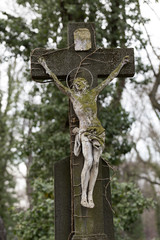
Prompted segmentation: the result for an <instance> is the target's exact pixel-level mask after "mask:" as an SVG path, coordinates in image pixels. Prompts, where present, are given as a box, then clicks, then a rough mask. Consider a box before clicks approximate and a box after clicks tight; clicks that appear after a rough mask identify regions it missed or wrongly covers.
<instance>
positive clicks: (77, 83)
mask: <svg viewBox="0 0 160 240" xmlns="http://www.w3.org/2000/svg"><path fill="white" fill-rule="evenodd" d="M88 88H89V84H88V82H87V80H86V79H85V78H80V77H79V78H76V79H74V81H73V89H74V90H75V91H80V92H83V91H85V90H86V89H88Z"/></svg>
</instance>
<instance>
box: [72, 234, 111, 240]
mask: <svg viewBox="0 0 160 240" xmlns="http://www.w3.org/2000/svg"><path fill="white" fill-rule="evenodd" d="M72 240H109V239H108V237H107V235H106V234H95V235H74V236H73V237H72Z"/></svg>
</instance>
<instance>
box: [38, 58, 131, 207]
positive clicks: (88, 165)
mask: <svg viewBox="0 0 160 240" xmlns="http://www.w3.org/2000/svg"><path fill="white" fill-rule="evenodd" d="M38 62H39V63H40V64H41V65H42V66H43V67H44V69H45V70H46V73H48V74H49V75H50V77H52V78H53V80H54V82H55V84H56V85H57V87H58V88H59V90H60V91H62V92H63V93H64V94H66V95H67V96H68V97H69V99H70V100H71V102H72V104H73V108H74V111H75V113H76V115H77V117H78V119H79V128H74V129H73V133H74V134H75V145H74V154H75V155H76V156H78V155H79V153H80V151H81V148H82V153H83V156H84V166H83V169H82V173H81V188H82V195H81V205H82V206H83V207H87V208H93V207H94V202H93V189H94V186H95V182H96V179H97V175H98V166H99V159H100V156H101V154H102V151H103V149H104V142H105V129H104V128H103V127H102V125H101V123H100V121H99V119H98V118H97V97H98V95H99V93H100V92H101V91H102V90H103V89H104V88H105V87H106V86H107V85H108V84H109V83H110V82H111V81H112V80H113V79H114V78H115V77H116V76H117V75H118V74H119V72H120V70H121V69H122V67H123V66H124V65H125V64H127V63H128V62H129V56H125V57H124V58H123V59H122V61H121V63H120V64H119V65H118V67H117V68H116V69H115V70H114V71H113V72H112V73H111V74H110V75H109V76H108V77H107V79H106V80H104V81H103V82H102V83H100V84H99V85H98V86H97V87H95V88H93V89H89V84H88V82H87V80H85V79H84V78H76V79H74V81H73V87H72V88H71V89H70V88H68V87H65V86H64V85H63V84H62V83H61V82H60V81H59V80H58V78H57V77H56V75H55V74H54V73H53V72H51V70H50V69H49V68H48V66H47V64H46V61H45V59H44V58H43V57H41V58H39V60H38Z"/></svg>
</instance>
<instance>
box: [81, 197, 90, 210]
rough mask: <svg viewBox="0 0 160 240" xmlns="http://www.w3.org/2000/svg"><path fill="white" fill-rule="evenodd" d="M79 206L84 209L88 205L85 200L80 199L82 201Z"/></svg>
mask: <svg viewBox="0 0 160 240" xmlns="http://www.w3.org/2000/svg"><path fill="white" fill-rule="evenodd" d="M81 205H82V206H83V207H86V208H88V207H89V204H88V202H87V200H86V199H82V200H81Z"/></svg>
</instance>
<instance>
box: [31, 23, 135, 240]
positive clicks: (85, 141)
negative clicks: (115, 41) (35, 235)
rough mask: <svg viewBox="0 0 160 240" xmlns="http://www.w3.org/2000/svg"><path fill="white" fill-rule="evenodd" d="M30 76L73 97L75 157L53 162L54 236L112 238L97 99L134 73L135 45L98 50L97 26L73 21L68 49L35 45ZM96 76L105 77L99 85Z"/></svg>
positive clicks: (60, 239) (78, 239) (86, 239)
mask: <svg viewBox="0 0 160 240" xmlns="http://www.w3.org/2000/svg"><path fill="white" fill-rule="evenodd" d="M31 74H32V78H33V80H35V81H38V82H42V83H43V82H46V80H47V82H48V79H53V80H54V83H55V84H56V86H57V87H58V88H59V89H60V90H61V91H62V92H63V93H64V94H66V95H67V96H68V97H69V99H70V112H69V122H70V135H71V156H70V160H69V159H68V158H67V159H65V160H63V161H62V162H61V163H57V164H55V218H56V219H55V239H56V240H67V239H73V240H114V231H113V216H112V211H111V204H110V188H109V187H108V186H109V184H108V183H109V169H108V166H107V164H106V163H105V162H104V161H103V160H102V159H100V155H101V153H102V151H103V148H104V142H105V132H104V129H103V127H102V126H101V123H100V121H99V119H98V118H97V97H98V95H99V93H100V92H101V91H102V90H103V88H104V87H105V86H107V85H108V84H109V82H110V81H112V80H113V79H114V78H115V77H117V76H118V77H131V76H133V75H134V53H133V49H127V48H123V49H97V48H96V42H95V30H94V24H92V23H70V24H69V26H68V48H66V49H60V50H46V49H39V48H38V49H35V50H34V51H33V52H32V55H31ZM98 77H103V78H104V77H105V78H106V79H105V80H104V81H102V83H100V84H99V85H97V78H98ZM65 78H66V86H65V85H64V84H63V83H62V82H61V81H63V79H65ZM59 79H60V80H59ZM49 81H52V80H49ZM98 166H99V173H98ZM106 186H107V187H106Z"/></svg>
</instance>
